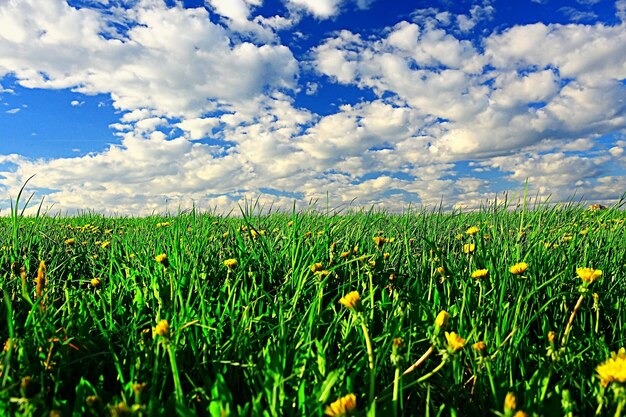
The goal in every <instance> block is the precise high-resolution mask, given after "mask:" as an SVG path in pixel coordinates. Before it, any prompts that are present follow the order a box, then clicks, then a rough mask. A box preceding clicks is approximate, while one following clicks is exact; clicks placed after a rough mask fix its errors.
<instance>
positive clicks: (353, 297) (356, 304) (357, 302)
mask: <svg viewBox="0 0 626 417" xmlns="http://www.w3.org/2000/svg"><path fill="white" fill-rule="evenodd" d="M339 303H340V304H343V305H344V306H346V307H348V308H349V309H350V310H354V311H359V310H360V309H361V296H360V295H359V292H358V291H352V292H350V293H348V294H346V295H345V296H344V297H342V298H341V300H339Z"/></svg>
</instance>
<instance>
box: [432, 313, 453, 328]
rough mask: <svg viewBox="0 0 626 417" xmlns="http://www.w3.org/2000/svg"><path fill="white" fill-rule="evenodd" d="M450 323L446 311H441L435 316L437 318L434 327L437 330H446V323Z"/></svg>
mask: <svg viewBox="0 0 626 417" xmlns="http://www.w3.org/2000/svg"><path fill="white" fill-rule="evenodd" d="M449 321H450V314H448V312H447V311H445V310H441V311H440V312H439V314H437V318H436V319H435V327H436V328H438V329H442V330H446V329H447V328H448V323H449Z"/></svg>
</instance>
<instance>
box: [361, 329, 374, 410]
mask: <svg viewBox="0 0 626 417" xmlns="http://www.w3.org/2000/svg"><path fill="white" fill-rule="evenodd" d="M360 321H361V329H363V336H365V345H366V346H367V357H368V362H369V368H370V395H369V404H372V402H373V401H374V384H375V382H376V379H375V378H376V375H375V374H374V350H373V349H372V342H371V340H370V335H369V332H368V331H367V326H366V325H365V322H364V321H363V317H361V320H360Z"/></svg>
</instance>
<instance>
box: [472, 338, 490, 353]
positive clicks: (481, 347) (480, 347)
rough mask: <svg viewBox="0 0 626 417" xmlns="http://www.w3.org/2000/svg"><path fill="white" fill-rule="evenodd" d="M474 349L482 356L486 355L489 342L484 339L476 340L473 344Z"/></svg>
mask: <svg viewBox="0 0 626 417" xmlns="http://www.w3.org/2000/svg"><path fill="white" fill-rule="evenodd" d="M472 349H474V350H475V351H476V352H478V354H479V355H480V356H485V355H486V354H487V344H486V343H485V342H483V341H480V342H476V343H474V344H473V345H472Z"/></svg>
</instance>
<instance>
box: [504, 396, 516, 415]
mask: <svg viewBox="0 0 626 417" xmlns="http://www.w3.org/2000/svg"><path fill="white" fill-rule="evenodd" d="M516 408H517V400H516V399H515V394H513V393H512V392H509V393H507V394H506V397H504V411H505V412H506V411H513V410H515V409H516Z"/></svg>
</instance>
